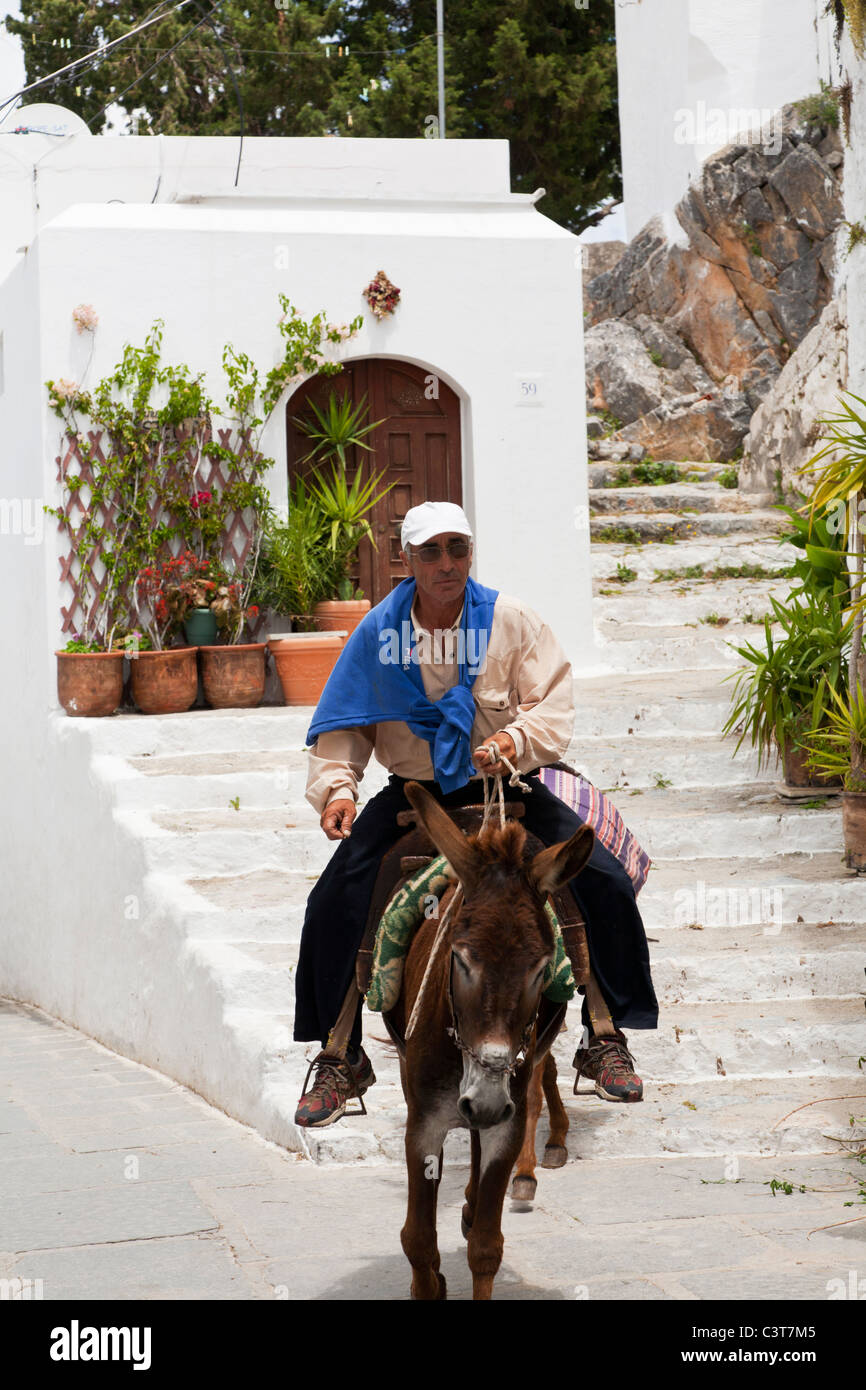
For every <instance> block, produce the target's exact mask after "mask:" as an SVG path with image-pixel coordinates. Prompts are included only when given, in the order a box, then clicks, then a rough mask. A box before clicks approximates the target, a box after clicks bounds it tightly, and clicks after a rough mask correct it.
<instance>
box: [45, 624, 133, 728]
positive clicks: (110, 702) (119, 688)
mask: <svg viewBox="0 0 866 1390" xmlns="http://www.w3.org/2000/svg"><path fill="white" fill-rule="evenodd" d="M55 655H56V657H57V698H58V700H59V701H60V704H61V706H62V707H63V709H65V711H66V713H67V714H68V715H71V716H73V717H78V718H94V717H96V716H98V715H106V714H113V713H114V711H115V710H116V709H117V707H118V705H119V704H120V702H121V700H122V698H123V657H124V651H123V648H121V647H113V648H110V649H109V650H106V649H105V647H104V646H103V645H102V644H101V643H100V642H98V641H93V642H88V641H87V640H86V639H85V638H84V637H82V636H81V635H80V634H79V633H74V634H73V636H72V637H71V639H70V640H69V642H67V644H66V646H65V647H64V648H63V650H62V651H58V652H56V653H55Z"/></svg>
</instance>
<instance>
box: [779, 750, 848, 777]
mask: <svg viewBox="0 0 866 1390" xmlns="http://www.w3.org/2000/svg"><path fill="white" fill-rule="evenodd" d="M782 766H783V767H784V769H785V782H786V783H787V785H788V786H789V787H841V785H842V778H841V777H825V776H824V775H823V774H822V773H820V772H812V771H811V769H810V768H808V767H807V766H806V754H805V752H804V751H803V749H802V748H795V747H794V745H793V743H792V741H791V740H790V739H788V740H786V742H785V750H784V753H783V756H782Z"/></svg>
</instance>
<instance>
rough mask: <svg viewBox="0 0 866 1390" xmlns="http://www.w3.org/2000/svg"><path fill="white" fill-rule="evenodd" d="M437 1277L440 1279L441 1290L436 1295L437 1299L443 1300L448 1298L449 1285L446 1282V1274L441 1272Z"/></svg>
mask: <svg viewBox="0 0 866 1390" xmlns="http://www.w3.org/2000/svg"><path fill="white" fill-rule="evenodd" d="M437 1278H438V1280H439V1292H438V1294H437V1295H436V1299H437V1301H438V1302H442V1300H444V1299H447V1297H448V1293H447V1286H446V1284H445V1275H444V1274H439V1275H437Z"/></svg>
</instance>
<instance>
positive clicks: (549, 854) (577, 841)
mask: <svg viewBox="0 0 866 1390" xmlns="http://www.w3.org/2000/svg"><path fill="white" fill-rule="evenodd" d="M594 844H595V835H594V834H593V832H592V829H591V828H590V826H588V825H582V826H581V827H580V828H579V829H578V830H575V832H574V834H573V835H572V837H571V839H570V840H565V841H563V843H562V844H560V845H551V846H550V847H549V849H542V850H539V852H538V854H536V856H535V858H534V859H533V861H532V863H531V864H530V866H529V877H530V879H531V880H532V882H533V883H534V884H535V886H536V888H537V889H538V891H539V893H541V894H542V896H546V894H548V893H555V892H556V890H557V889H558V888H561V887H562V885H563V884H564V883H568V881H569V879H571V878H574V877H575V875H577V874H579V873H580V871H581V869H582V868H583V866H584V865H585V863H586V861H587V859H588V858H589V856H590V855H591V854H592V847H593V845H594Z"/></svg>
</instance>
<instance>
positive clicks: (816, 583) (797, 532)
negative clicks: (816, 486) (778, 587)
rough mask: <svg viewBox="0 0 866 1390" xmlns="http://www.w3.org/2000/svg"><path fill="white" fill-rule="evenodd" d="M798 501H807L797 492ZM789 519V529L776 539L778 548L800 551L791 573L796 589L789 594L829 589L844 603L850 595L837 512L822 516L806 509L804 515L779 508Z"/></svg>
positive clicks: (841, 530)
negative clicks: (786, 547) (807, 511)
mask: <svg viewBox="0 0 866 1390" xmlns="http://www.w3.org/2000/svg"><path fill="white" fill-rule="evenodd" d="M800 498H801V501H802V502H805V503H807V505H808V500H807V498H806V497H805V496H804V495H803V494H802V493H801V494H800ZM780 510H781V511H783V512H784V513H785V515H786V516H787V517H789V518H790V521H791V525H792V527H793V529H792V530H791V531H788V532H786V533H785V534H784V535H782V536H781V537H780V538H779V544H780V545H793V546H795V547H796V549H797V550H799V551H801V552H802V559H800V560H797V561H795V563H794V564H793V566H792V567H791V574H792V576H794V577H795V578H797V579H799V580H800V586H799V588H797V589H793V590H792V591H791V592H792V595H796V594H798V593H805V592H807V591H811V590H821V589H830V590H832V591H833V592H834V593H836V594H838V595H839V597H840V598H841V599H842V600H843V601H844V602H846V603H847V601H848V598H849V592H850V584H849V577H848V566H847V563H846V549H845V528H844V525H843V526H839V525H838V524H837V522H836V517H837V515H838V513H837V512H836V511H835V510H834V509H833V508H832V507H830V508H828V509H827V511H826V512H825V514H824V515H823V516H822V515H821V514H820V513H818V512H813V511H812V510H811V509H809V514H808V516H804V515H803V514H802V512H803V511H805V510H806V508H802V509H801V511H795V510H794V508H793V507H781V508H780Z"/></svg>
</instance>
